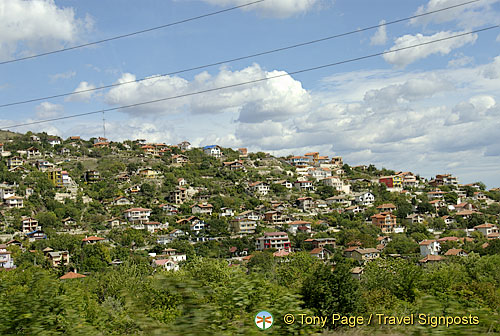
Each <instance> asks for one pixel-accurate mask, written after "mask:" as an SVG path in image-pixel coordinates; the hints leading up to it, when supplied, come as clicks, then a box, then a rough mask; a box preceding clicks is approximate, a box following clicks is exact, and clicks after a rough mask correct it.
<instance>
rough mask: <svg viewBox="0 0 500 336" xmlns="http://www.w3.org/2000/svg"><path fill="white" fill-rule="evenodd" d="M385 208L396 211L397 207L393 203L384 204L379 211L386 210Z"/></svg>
mask: <svg viewBox="0 0 500 336" xmlns="http://www.w3.org/2000/svg"><path fill="white" fill-rule="evenodd" d="M384 208H393V209H395V208H396V206H395V205H394V204H392V203H384V204H381V205H379V206H378V207H377V209H384Z"/></svg>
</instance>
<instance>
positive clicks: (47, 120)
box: [0, 25, 500, 129]
mask: <svg viewBox="0 0 500 336" xmlns="http://www.w3.org/2000/svg"><path fill="white" fill-rule="evenodd" d="M498 27H500V25H495V26H490V27H486V28H482V29H478V30H474V31H470V32H467V33H461V34H456V35H453V36H448V37H444V38H440V39H437V40H433V41H428V42H423V43H418V44H415V45H411V46H407V47H401V48H398V49H393V50H386V51H382V52H378V53H375V54H370V55H365V56H360V57H356V58H350V59H347V60H343V61H339V62H335V63H329V64H324V65H319V66H315V67H312V68H307V69H302V70H297V71H293V72H289V73H286V74H281V75H274V76H270V77H265V78H259V79H254V80H251V81H248V82H242V83H236V84H231V85H226V86H220V87H217V88H212V89H206V90H202V91H196V92H191V93H184V94H180V95H176V96H171V97H166V98H160V99H155V100H148V101H145V102H141V103H135V104H130V105H122V106H118V107H112V108H108V109H104V110H99V111H92V112H85V113H79V114H73V115H69V116H66V117H59V118H52V119H46V120H38V121H33V122H29V123H23V124H17V125H11V126H6V127H2V128H0V129H10V128H15V127H21V126H29V125H36V124H41V123H46V122H51V121H57V120H64V119H70V118H76V117H82V116H87V115H92V114H97V113H104V112H110V111H117V110H121V109H127V108H132V107H137V106H142V105H148V104H154V103H159V102H163V101H167V100H173V99H178V98H184V97H189V96H194V95H199V94H203V93H208V92H214V91H219V90H224V89H229V88H233V87H238V86H243V85H248V84H254V83H258V82H263V81H268V80H271V79H276V78H280V77H285V76H292V75H296V74H300V73H304V72H309V71H314V70H319V69H324V68H329V67H333V66H336V65H341V64H346V63H352V62H356V61H361V60H364V59H368V58H373V57H377V56H382V55H387V54H391V53H396V52H398V51H403V50H408V49H413V48H417V47H421V46H424V45H429V44H433V43H438V42H442V41H447V40H451V39H454V38H458V37H462V36H466V35H471V34H475V33H480V32H484V31H487V30H491V29H495V28H498Z"/></svg>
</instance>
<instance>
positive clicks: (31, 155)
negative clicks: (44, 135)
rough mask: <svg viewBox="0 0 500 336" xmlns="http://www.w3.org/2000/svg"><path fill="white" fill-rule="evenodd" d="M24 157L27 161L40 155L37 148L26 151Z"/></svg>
mask: <svg viewBox="0 0 500 336" xmlns="http://www.w3.org/2000/svg"><path fill="white" fill-rule="evenodd" d="M26 155H27V156H28V159H35V158H39V157H41V156H42V153H41V152H40V150H39V149H38V148H36V147H30V148H28V149H27V150H26Z"/></svg>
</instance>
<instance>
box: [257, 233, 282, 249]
mask: <svg viewBox="0 0 500 336" xmlns="http://www.w3.org/2000/svg"><path fill="white" fill-rule="evenodd" d="M255 245H256V246H255V247H256V249H257V250H258V251H262V250H265V249H268V248H274V249H277V250H286V251H290V250H291V243H290V239H289V238H288V234H287V233H286V232H266V233H264V236H262V237H259V238H257V240H256V241H255Z"/></svg>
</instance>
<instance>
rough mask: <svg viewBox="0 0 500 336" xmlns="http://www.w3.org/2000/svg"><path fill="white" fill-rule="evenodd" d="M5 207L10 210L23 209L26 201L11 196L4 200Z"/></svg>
mask: <svg viewBox="0 0 500 336" xmlns="http://www.w3.org/2000/svg"><path fill="white" fill-rule="evenodd" d="M4 202H5V205H6V206H7V207H8V208H23V207H24V199H23V198H22V197H19V196H10V197H7V198H6V199H4Z"/></svg>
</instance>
